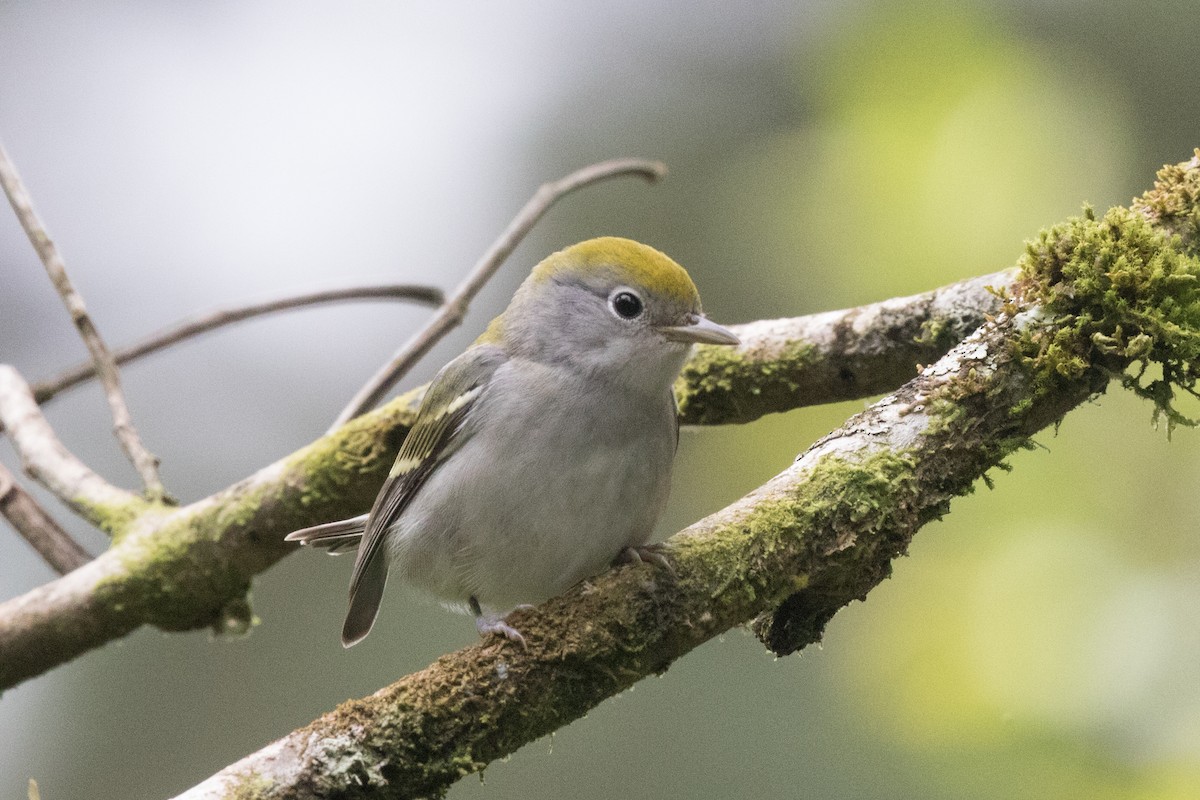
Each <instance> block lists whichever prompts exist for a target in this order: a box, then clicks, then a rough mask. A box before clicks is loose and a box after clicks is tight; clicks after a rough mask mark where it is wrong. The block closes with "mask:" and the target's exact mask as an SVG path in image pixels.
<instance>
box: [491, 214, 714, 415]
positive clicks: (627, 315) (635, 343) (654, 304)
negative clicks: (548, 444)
mask: <svg viewBox="0 0 1200 800" xmlns="http://www.w3.org/2000/svg"><path fill="white" fill-rule="evenodd" d="M479 341H480V342H481V343H487V342H494V343H497V344H503V346H504V347H505V348H506V349H507V350H508V351H509V353H510V354H511V355H514V356H520V357H524V358H529V359H533V360H537V361H543V362H551V363H558V364H567V365H571V366H572V367H574V368H577V369H579V370H580V371H584V372H588V373H591V374H593V375H594V376H596V377H601V378H604V379H607V380H611V381H615V382H618V383H624V384H626V385H628V386H631V387H635V388H644V389H645V390H647V391H650V392H656V393H661V392H663V391H665V390H666V388H667V387H669V386H670V385H671V383H672V382H673V381H674V380H675V376H676V375H678V374H679V370H680V368H681V367H682V366H683V362H684V360H685V359H686V358H687V355H688V351H689V349H690V348H691V345H692V344H693V343H695V342H706V343H709V344H737V342H738V339H737V337H736V336H735V335H734V334H733V333H731V332H730V331H728V330H726V329H724V328H722V327H721V326H719V325H717V324H715V323H713V322H710V321H709V320H708V319H707V318H705V316H704V313H703V310H702V308H701V306H700V294H699V292H697V291H696V285H695V284H694V283H692V279H691V278H690V277H689V276H688V274H687V272H686V271H685V270H684V269H683V267H681V266H679V265H678V264H676V263H675V262H674V261H672V260H671V259H670V258H668V257H667V256H666V255H664V254H662V253H660V252H659V251H657V250H655V249H654V248H652V247H647V246H646V245H644V244H639V243H638V242H635V241H632V240H629V239H620V238H617V237H603V238H599V239H589V240H588V241H586V242H581V243H579V244H576V245H573V246H571V247H568V248H566V249H565V250H560V251H559V252H557V253H554V254H553V255H551V256H549V257H548V258H546V259H545V260H544V261H542V262H541V263H540V264H538V265H537V266H536V267H534V269H533V271H532V272H531V273H530V275H529V277H528V278H526V279H525V281H524V283H522V284H521V286H520V288H519V289H517V292H516V294H515V295H514V296H513V299H512V302H511V303H510V304H509V306H508V309H507V310H505V312H504V314H503V315H501V316H500V317H497V318H496V319H495V320H494V321H493V322H492V324H491V325H490V326H489V327H488V330H487V332H486V333H484V335H483V336H481V337H480V338H479Z"/></svg>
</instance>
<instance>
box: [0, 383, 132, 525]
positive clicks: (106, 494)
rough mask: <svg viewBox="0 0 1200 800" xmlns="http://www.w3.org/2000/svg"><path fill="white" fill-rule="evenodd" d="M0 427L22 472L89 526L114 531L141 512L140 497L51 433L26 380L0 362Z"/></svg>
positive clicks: (48, 424)
mask: <svg viewBox="0 0 1200 800" xmlns="http://www.w3.org/2000/svg"><path fill="white" fill-rule="evenodd" d="M0 427H3V428H4V429H5V430H7V431H8V436H9V439H11V440H12V443H13V446H14V447H15V448H16V450H17V453H18V454H19V455H20V456H21V461H22V463H23V464H24V466H25V471H26V472H27V473H29V475H30V476H32V477H33V479H34V480H36V481H37V482H38V483H40V484H42V485H43V486H45V487H46V488H47V489H49V490H50V491H51V492H53V493H54V495H55V496H56V497H58V498H59V499H60V500H62V501H63V502H64V503H66V504H67V505H69V506H71V508H73V509H74V510H75V511H76V512H78V513H79V515H80V516H82V517H83V518H84V519H86V520H88V521H89V522H91V523H92V524H93V525H95V526H97V527H99V528H101V529H103V530H105V531H108V532H109V533H116V532H118V531H119V529H120V528H121V527H122V526H123V525H124V524H126V523H127V522H128V521H129V520H130V519H132V518H133V517H135V516H137V515H138V514H140V513H142V512H143V511H144V510H145V509H146V507H147V504H146V501H145V500H143V499H142V498H140V497H138V496H137V495H135V494H133V493H132V492H128V491H126V490H124V489H119V488H117V487H116V486H113V485H112V484H111V483H109V482H108V481H106V480H104V478H102V477H100V476H99V475H97V474H96V473H95V472H93V471H92V470H91V468H90V467H88V466H87V465H86V464H84V463H83V462H82V461H80V460H79V459H78V458H76V457H75V455H74V454H73V453H71V451H69V450H67V448H66V447H64V446H63V443H62V442H60V441H59V440H58V437H57V436H55V435H54V430H53V429H52V428H51V427H50V423H49V422H47V421H46V418H45V417H44V416H42V412H41V410H40V409H39V408H38V405H37V403H36V402H34V399H33V393H32V392H31V391H30V389H29V384H27V383H25V379H24V378H22V377H21V374H20V373H19V372H17V370H16V369H14V368H13V367H11V366H9V365H7V364H0Z"/></svg>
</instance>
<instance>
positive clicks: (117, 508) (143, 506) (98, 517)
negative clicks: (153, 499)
mask: <svg viewBox="0 0 1200 800" xmlns="http://www.w3.org/2000/svg"><path fill="white" fill-rule="evenodd" d="M74 504H75V505H76V506H78V507H79V508H80V509H81V510H82V512H83V516H84V517H86V518H87V519H88V520H90V521H91V522H92V524H93V525H95V526H96V527H97V528H99V529H100V530H102V531H104V532H105V533H107V534H108V535H109V536H112V537H113V540H114V541H120V539H121V537H122V536H123V535H124V534H125V532H126V531H128V530H129V529H130V527H131V526H132V525H133V523H134V522H135V521H136V520H137V519H138V518H139V517H141V516H142V515H143V514H145V513H146V512H148V511H150V510H151V509H155V508H161V506H158V505H157V504H152V503H149V502H147V501H143V500H132V501H129V502H126V503H112V504H101V503H92V502H89V501H87V500H85V499H82V498H76V499H75V501H74Z"/></svg>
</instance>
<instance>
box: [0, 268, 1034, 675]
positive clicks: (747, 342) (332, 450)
mask: <svg viewBox="0 0 1200 800" xmlns="http://www.w3.org/2000/svg"><path fill="white" fill-rule="evenodd" d="M1011 275H1012V274H1007V275H1004V276H1003V280H1004V281H1005V282H1003V283H1000V286H1001V287H1002V288H1003V287H1004V286H1007V285H1008V283H1007V282H1008V281H1011ZM933 297H942V298H949V297H958V298H959V300H957V301H955V302H953V303H951V302H934V301H933V300H932V299H931V298H933ZM908 300H909V302H907V303H905V301H896V300H888V301H885V302H883V303H877V304H872V305H868V306H863V307H861V308H857V309H848V310H845V311H840V312H831V313H827V314H818V315H814V316H812V317H800V318H797V319H795V320H774V321H771V322H768V323H751V324H750V325H743V326H736V325H735V326H733V328H734V329H735V331H737V332H738V334H739V336H742V337H743V344H742V346H741V347H739V348H736V353H735V357H733V358H729V357H726V358H723V359H722V360H721V361H720V362H719V363H711V364H709V365H708V366H706V367H705V369H703V370H693V371H688V372H686V373H685V378H684V382H683V383H681V384H680V385H679V387H678V388H679V390H680V392H681V395H682V396H683V397H684V398H685V402H684V404H683V405H682V407H681V412H682V413H683V415H684V416H683V419H684V420H691V421H699V422H703V423H705V424H719V423H721V422H723V421H725V420H724V418H723V417H722V416H721V415H722V413H724V412H723V410H724V411H728V412H731V413H732V412H734V411H736V412H737V413H736V415H735V416H732V417H730V420H729V421H744V420H745V419H746V418H747V415H748V414H749V413H750V411H749V410H750V409H754V410H755V412H754V413H759V414H761V413H767V411H769V410H772V411H787V410H790V409H793V408H798V407H800V406H802V405H808V404H814V403H822V402H828V401H830V400H833V399H843V398H845V397H846V396H847V392H850V391H854V390H855V387H857V390H859V391H863V392H864V395H860V396H865V392H867V391H876V392H877V391H879V389H878V388H877V386H878V381H877V380H875V379H871V380H866V381H859V382H857V383H856V384H855V385H854V386H850V387H848V386H847V385H846V384H844V383H842V384H838V383H836V382H834V383H829V382H827V383H823V384H822V383H817V384H816V385H817V386H824V387H825V388H826V389H827V390H829V391H831V392H834V393H833V394H828V395H826V394H822V390H821V389H819V388H818V389H817V390H815V391H806V390H798V383H797V381H805V380H807V378H808V376H810V375H819V374H821V373H823V372H829V371H831V370H832V371H836V369H837V367H836V366H835V364H836V363H837V359H840V358H843V357H852V356H851V355H850V353H852V352H854V351H856V350H858V349H859V348H856V347H855V346H854V345H853V344H852V343H851V342H850V340H849V339H847V338H846V337H845V336H841V337H839V336H837V335H835V328H837V327H838V326H840V327H841V329H842V330H843V331H844V330H845V329H846V321H847V320H851V319H853V320H855V322H854V331H855V334H856V335H858V336H862V337H863V338H864V339H873V340H875V341H877V342H878V344H879V347H878V348H875V349H873V350H872V354H871V355H870V358H871V359H872V363H873V364H874V365H875V368H877V369H878V370H879V374H886V375H904V376H906V377H907V376H910V375H912V374H913V373H914V371H915V368H916V363H917V362H916V361H915V360H914V359H916V358H918V357H920V358H922V359H924V353H925V351H924V350H923V349H922V347H924V345H920V346H914V343H913V341H912V340H911V339H910V338H906V337H905V336H903V335H900V333H899V332H900V331H908V330H911V331H923V330H962V331H964V335H965V332H967V331H970V330H972V329H973V328H974V327H976V326H978V325H979V324H981V323H982V322H983V321H984V313H985V311H982V310H978V309H992V308H994V307H995V303H996V302H997V301H996V298H995V297H994V296H993V295H992V294H990V293H989V292H988V291H986V290H985V289H984V282H981V281H979V280H972V281H965V282H963V283H961V284H954V285H952V286H950V287H946V288H944V289H941V290H938V291H936V292H930V293H926V294H924V295H917V296H915V297H913V298H909V299H908ZM900 306H903V307H904V308H905V309H906V311H905V312H904V313H909V314H912V315H913V316H912V318H911V319H909V320H908V321H907V322H904V321H901V320H900V317H901V316H902V314H901V312H900V311H899V310H898V309H899V307H900ZM972 306H975V307H976V309H977V310H975V311H973V312H972V311H971V307H972ZM884 309H890V310H891V311H892V312H894V313H883V311H884ZM770 336H777V337H782V340H779V341H775V342H774V345H773V347H774V348H775V350H777V351H778V352H780V353H786V352H789V351H792V350H798V349H804V350H805V351H806V352H807V353H808V354H809V357H808V358H806V359H804V360H803V361H802V362H797V361H796V360H794V359H792V360H788V359H786V358H783V357H782V356H781V360H780V362H778V368H772V364H771V362H770V361H769V359H768V358H767V357H766V355H765V353H766V352H767V350H768V349H769V348H768V338H769V337H770ZM790 336H807V337H811V340H812V341H814V342H835V343H836V344H834V345H830V346H828V347H822V346H811V345H810V342H809V340H807V339H799V338H788V337H790ZM933 338H934V346H936V345H937V343H939V342H942V341H944V340H945V338H947V337H933ZM726 349H731V348H726ZM706 353H708V351H707V350H706V349H704V348H701V349H699V350H698V351H697V353H696V354H695V355H694V357H693V358H694V360H705V359H710V356H709V355H706ZM888 353H890V354H891V355H890V356H889V355H888ZM737 354H744V356H745V359H744V360H743V359H741V358H739V357H736V355H737ZM926 360H932V359H926ZM885 364H890V366H884V365H885ZM723 371H724V374H726V375H727V379H725V380H722V377H721V376H722V374H723ZM2 375H3V373H2V372H0V377H2ZM688 375H692V376H695V378H696V380H697V381H700V380H701V377H702V380H703V383H704V385H705V386H707V387H708V388H707V389H705V390H704V391H702V392H692V385H691V384H689V383H687V376H688ZM748 375H753V376H754V377H753V379H750V378H748V377H747V376H748ZM900 380H901V379H899V378H898V379H897V384H898V383H899V382H900ZM714 387H716V388H714ZM721 387H723V388H721ZM718 391H719V394H714V393H715V392H718ZM423 393H424V387H420V388H418V389H415V390H413V391H411V392H408V393H406V394H404V395H402V396H401V397H399V398H397V399H396V400H395V401H393V402H391V403H389V404H388V405H386V406H384V407H383V408H382V409H379V410H378V411H375V412H371V413H369V414H366V415H364V416H362V417H359V418H357V419H355V420H353V421H352V423H350V424H348V425H346V426H344V427H342V428H339V429H338V430H337V431H335V432H334V433H332V434H329V435H327V436H326V437H324V438H323V439H320V440H318V441H316V442H314V443H313V444H312V445H309V446H308V447H306V448H304V449H303V450H301V451H299V452H297V453H295V454H293V455H291V456H289V457H287V458H285V459H283V460H281V461H280V462H278V463H276V464H275V465H272V466H270V467H267V468H266V469H263V470H261V471H259V472H258V473H257V474H256V475H254V476H251V477H250V478H247V479H246V480H243V481H241V482H240V483H238V484H236V485H235V486H233V487H231V488H229V489H227V490H226V491H224V492H221V493H219V494H217V495H214V496H213V497H211V498H208V499H207V500H203V501H200V502H198V503H194V504H192V505H190V506H187V507H184V508H180V509H177V510H175V511H173V512H171V513H169V514H166V515H163V514H161V513H157V512H156V513H154V514H150V515H148V517H147V518H146V519H142V518H140V517H139V516H138V515H137V514H129V515H126V516H123V517H120V518H119V519H120V526H119V530H120V531H122V532H123V533H122V535H121V536H120V537H118V538H117V539H116V540H115V542H114V546H113V547H111V548H110V549H109V551H108V552H106V553H104V554H103V555H101V556H99V557H98V558H97V559H95V561H93V562H92V564H90V565H88V567H87V569H85V570H79V571H78V572H82V573H83V574H82V575H74V576H73V577H72V576H68V578H70V580H69V581H68V580H67V579H63V580H61V581H55V582H52V583H50V584H47V585H46V586H42V587H39V588H37V589H34V590H32V591H31V592H29V593H28V594H26V595H25V596H23V597H21V598H16V599H14V600H10V601H8V602H6V603H3V604H0V689H3V688H6V687H9V686H13V685H15V684H17V683H20V682H21V681H23V680H25V679H27V678H30V677H33V676H35V675H38V674H40V673H42V672H44V671H45V670H48V669H50V668H52V667H54V666H56V665H58V664H61V663H64V662H66V661H69V660H71V659H73V658H75V657H77V656H79V655H81V654H82V653H85V652H87V651H88V650H89V649H91V648H93V647H96V646H98V645H100V644H103V643H104V642H106V641H110V640H112V639H115V638H119V637H121V636H124V635H125V634H127V633H129V632H130V631H132V630H134V629H135V628H137V627H138V626H139V625H142V624H151V625H157V626H159V627H160V628H163V629H165V630H187V629H189V628H198V627H207V626H212V627H215V628H217V629H218V630H220V629H224V628H226V627H227V626H230V625H232V627H234V628H236V627H237V625H238V624H240V623H238V621H237V620H238V614H240V613H242V612H243V611H245V609H244V606H245V600H244V593H245V588H246V586H248V585H249V582H250V579H251V577H252V576H253V575H255V574H257V573H259V572H261V571H263V570H265V569H267V568H268V567H270V566H271V565H272V564H274V563H275V562H276V561H277V560H279V559H280V558H282V557H283V556H284V555H286V554H287V553H289V552H292V549H293V548H291V547H289V546H286V545H284V544H283V542H282V538H283V536H284V535H286V534H287V533H288V532H290V531H292V530H295V529H297V528H301V527H304V526H306V525H311V524H315V523H318V522H323V521H326V520H330V519H336V518H339V517H348V516H353V515H355V514H358V513H361V512H362V511H364V510H366V509H367V508H369V507H370V504H371V501H372V500H373V499H374V495H375V492H376V491H377V490H378V488H379V485H380V484H381V483H382V481H383V479H384V477H385V476H386V474H387V471H388V469H389V468H390V467H391V462H392V459H394V458H395V455H396V451H397V450H398V449H399V447H400V443H401V442H402V441H403V440H404V436H405V434H406V433H407V430H408V427H407V426H408V425H409V424H410V423H411V422H412V419H413V417H414V415H415V413H416V409H417V405H418V404H419V403H420V399H421V396H422V394H423ZM693 396H695V397H697V398H716V399H710V400H704V399H696V400H694V401H693V400H689V399H688V398H690V397H693ZM0 397H2V392H0ZM762 398H768V399H769V400H771V401H772V402H774V403H777V405H775V406H773V407H771V408H769V409H768V408H767V407H766V406H765V404H764V403H763V401H762ZM706 404H707V406H706ZM28 405H29V407H30V408H32V410H33V411H34V412H36V411H37V409H36V406H33V405H32V401H31V400H30V401H28ZM705 407H707V408H708V410H702V409H704V408H705ZM3 422H4V416H3V414H2V413H0V423H3ZM101 586H103V587H104V591H103V593H102V597H100V598H99V599H98V598H97V597H96V594H97V591H98V587H101ZM226 608H230V609H233V610H234V612H236V613H234V614H233V616H232V617H228V616H227V615H226V614H225V612H223V609H226ZM35 612H36V613H35ZM245 613H248V611H245ZM60 619H66V620H71V621H72V623H71V624H70V625H59V624H57V620H60ZM84 630H86V631H87V632H88V634H87V635H86V636H80V635H78V633H77V632H78V631H84Z"/></svg>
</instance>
